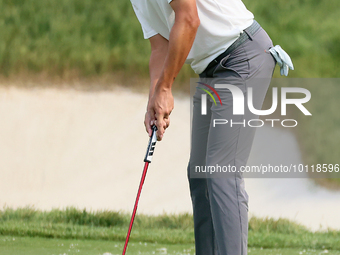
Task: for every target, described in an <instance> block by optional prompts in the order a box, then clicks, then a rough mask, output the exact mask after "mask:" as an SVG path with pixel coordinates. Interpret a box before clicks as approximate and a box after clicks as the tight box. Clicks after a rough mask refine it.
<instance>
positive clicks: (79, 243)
mask: <svg viewBox="0 0 340 255" xmlns="http://www.w3.org/2000/svg"><path fill="white" fill-rule="evenodd" d="M123 246H124V242H116V241H102V240H64V239H46V238H39V237H17V236H0V255H7V254H11V255H47V254H50V255H52V254H55V255H57V254H68V255H75V254H82V255H102V254H105V253H111V254H121V253H122V250H123ZM165 251H166V252H165ZM194 251H195V249H194V245H193V244H157V243H145V242H129V246H128V250H127V255H129V254H141V255H151V254H169V255H171V254H172V255H175V254H176V255H189V254H190V255H194V254H195V253H194ZM326 252H327V253H326ZM248 253H249V254H252V255H277V254H281V255H294V254H296V255H298V254H305V255H307V254H315V255H317V254H318V255H319V254H331V255H335V254H337V255H339V254H340V251H334V250H326V249H321V250H315V249H299V248H275V249H263V248H255V247H251V248H249V249H248Z"/></svg>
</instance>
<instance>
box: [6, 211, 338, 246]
mask: <svg viewBox="0 0 340 255" xmlns="http://www.w3.org/2000/svg"><path fill="white" fill-rule="evenodd" d="M129 220H130V215H129V214H125V213H117V212H111V211H97V212H90V211H86V210H78V209H75V208H67V209H65V210H59V209H58V210H57V209H55V210H52V211H48V212H42V211H39V210H35V209H33V208H21V209H16V210H13V209H10V208H4V209H3V210H2V211H1V213H0V235H2V236H13V237H15V236H16V237H41V238H53V239H55V238H57V239H67V240H102V241H115V242H123V241H124V240H125V236H126V232H127V228H128V224H129ZM37 240H38V239H37ZM130 240H131V241H132V242H135V243H138V242H143V243H145V242H146V243H150V244H151V243H153V244H157V243H158V244H166V245H170V246H171V245H179V244H183V245H192V244H194V235H193V222H192V216H191V215H189V214H182V215H160V216H146V215H138V216H137V218H136V222H135V224H134V227H133V231H132V235H131V239H130ZM248 244H249V247H253V248H261V247H262V248H265V249H278V248H282V249H283V248H284V249H287V248H289V249H293V248H294V249H317V250H321V249H329V250H337V251H340V231H334V230H328V231H326V232H311V231H309V230H307V229H306V228H305V227H303V226H301V225H299V224H296V223H294V222H291V221H289V220H286V219H278V220H274V219H269V218H266V219H259V218H251V220H250V222H249V241H248Z"/></svg>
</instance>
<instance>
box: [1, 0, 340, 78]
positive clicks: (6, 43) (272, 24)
mask: <svg viewBox="0 0 340 255" xmlns="http://www.w3.org/2000/svg"><path fill="white" fill-rule="evenodd" d="M244 2H245V4H246V5H247V7H248V9H250V10H251V11H252V12H253V13H254V14H255V18H256V19H257V20H258V21H259V22H260V23H261V24H262V26H263V27H264V28H265V29H266V30H267V32H268V33H269V35H270V36H271V37H272V39H273V42H274V44H280V45H282V47H283V48H284V49H286V50H287V52H289V54H290V55H291V56H292V59H293V61H294V64H295V67H296V71H294V72H291V76H292V77H336V76H338V74H339V71H340V69H339V68H340V67H339V65H337V63H338V62H339V60H340V46H339V45H340V35H339V33H338V24H339V22H340V2H339V1H337V0H287V1H281V0H280V1H274V2H273V1H270V0H262V1H251V0H245V1H244ZM0 38H1V39H0V74H4V75H10V74H12V75H15V74H17V73H18V72H21V71H23V70H24V71H29V72H33V73H39V72H48V73H50V74H57V75H63V74H65V73H68V72H69V71H70V70H76V72H77V73H78V74H79V75H80V76H91V75H99V76H100V75H103V74H105V73H115V72H118V71H123V72H125V73H127V74H130V75H132V74H133V75H142V76H147V73H148V56H149V51H150V46H149V43H148V41H147V40H143V39H142V31H141V27H140V25H139V23H138V20H137V18H136V17H135V14H134V12H133V9H132V7H131V4H130V2H129V1H124V0H97V1H94V0H74V1H70V0H47V1H34V0H25V1H24V0H1V1H0ZM192 75H193V73H192V72H191V71H190V69H189V68H188V67H185V68H184V70H183V72H182V74H181V79H187V78H189V77H190V76H192ZM275 75H276V76H277V75H278V73H276V74H275Z"/></svg>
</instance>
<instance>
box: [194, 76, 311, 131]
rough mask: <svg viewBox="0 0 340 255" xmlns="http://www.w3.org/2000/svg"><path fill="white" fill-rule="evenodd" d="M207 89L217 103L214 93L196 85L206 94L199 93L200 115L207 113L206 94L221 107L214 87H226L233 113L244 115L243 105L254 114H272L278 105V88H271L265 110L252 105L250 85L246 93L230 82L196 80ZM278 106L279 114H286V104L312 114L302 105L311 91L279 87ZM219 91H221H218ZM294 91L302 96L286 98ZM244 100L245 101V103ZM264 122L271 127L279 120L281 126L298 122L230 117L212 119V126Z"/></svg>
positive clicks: (247, 124)
mask: <svg viewBox="0 0 340 255" xmlns="http://www.w3.org/2000/svg"><path fill="white" fill-rule="evenodd" d="M197 83H199V84H201V85H203V86H205V87H207V88H208V89H210V90H211V91H212V92H213V93H214V94H215V95H216V97H217V99H218V100H219V103H220V104H218V103H217V102H216V99H215V97H214V95H213V94H212V93H211V92H210V91H209V90H207V89H204V88H201V87H198V89H201V90H203V91H204V92H206V94H205V93H204V94H201V115H207V100H208V98H207V95H209V96H210V98H211V99H212V102H213V103H214V105H215V106H218V105H220V106H221V107H222V106H223V102H222V99H221V97H220V95H219V93H218V92H217V91H216V89H218V90H221V89H227V90H229V92H230V93H231V95H232V99H233V100H232V107H233V115H235V116H236V115H245V107H248V110H249V111H250V112H251V113H252V114H254V115H256V116H268V115H270V114H273V113H274V112H275V111H276V110H277V108H278V105H279V95H278V94H279V93H278V88H277V87H273V88H272V104H271V107H270V108H269V109H267V110H262V109H256V108H255V107H254V102H253V88H252V87H247V88H246V93H244V92H243V91H242V90H241V89H240V88H239V87H238V86H235V85H231V84H215V85H214V87H212V86H210V85H208V84H205V83H203V82H197ZM280 92H281V93H280V95H281V97H280V107H281V112H280V115H281V116H286V115H287V105H295V106H296V107H297V108H298V109H299V110H300V111H301V112H302V113H303V114H304V115H306V116H311V115H312V114H311V113H310V112H309V111H308V110H307V108H306V107H305V106H304V105H303V104H305V103H307V102H309V100H310V99H311V93H310V91H309V90H308V89H305V88H296V87H281V88H280ZM220 93H221V92H220ZM291 93H295V94H300V95H301V96H302V97H301V98H288V94H291ZM245 101H246V103H245ZM265 122H269V123H271V127H274V126H275V123H277V122H280V124H281V126H282V127H295V126H297V124H298V122H297V120H295V119H283V120H281V119H269V118H268V119H264V120H262V119H258V118H254V119H249V120H246V119H244V120H242V121H241V122H239V121H238V122H235V121H234V122H233V120H232V119H230V120H227V119H213V127H215V126H216V125H225V124H229V125H231V126H233V125H242V126H249V127H262V126H264V124H265Z"/></svg>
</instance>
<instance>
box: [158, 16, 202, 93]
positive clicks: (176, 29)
mask: <svg viewBox="0 0 340 255" xmlns="http://www.w3.org/2000/svg"><path fill="white" fill-rule="evenodd" d="M198 25H199V21H197V20H194V21H192V20H188V19H186V18H183V17H180V18H178V19H176V20H175V24H174V26H173V27H172V29H171V32H170V38H169V46H168V52H167V55H166V57H165V61H164V64H163V69H162V70H161V73H160V76H159V80H158V85H157V86H160V87H161V88H166V89H168V88H171V86H172V84H173V82H174V79H175V78H176V76H177V75H178V73H179V71H180V70H181V68H182V66H183V65H184V63H185V60H186V58H187V56H188V54H189V52H190V49H191V47H192V44H193V42H194V40H195V36H196V32H197V28H198ZM161 88H157V89H161Z"/></svg>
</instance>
